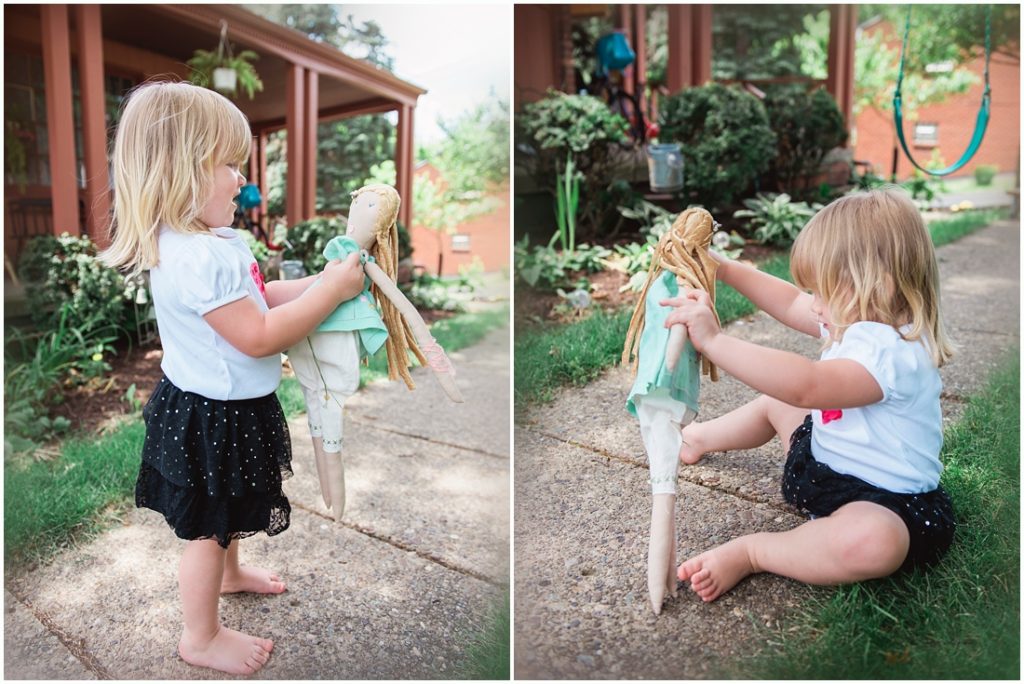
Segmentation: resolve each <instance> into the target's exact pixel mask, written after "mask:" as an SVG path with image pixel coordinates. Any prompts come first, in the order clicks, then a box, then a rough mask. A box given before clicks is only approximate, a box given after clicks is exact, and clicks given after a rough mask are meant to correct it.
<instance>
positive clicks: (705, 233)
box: [622, 207, 718, 381]
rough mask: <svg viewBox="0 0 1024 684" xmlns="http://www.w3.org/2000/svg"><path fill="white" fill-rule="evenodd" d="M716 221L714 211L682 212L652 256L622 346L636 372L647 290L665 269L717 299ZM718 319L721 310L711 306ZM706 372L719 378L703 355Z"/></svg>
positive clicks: (624, 362)
mask: <svg viewBox="0 0 1024 684" xmlns="http://www.w3.org/2000/svg"><path fill="white" fill-rule="evenodd" d="M714 225H715V220H714V218H712V216H711V214H710V213H708V212H707V211H706V210H705V209H702V208H700V207H691V208H689V209H686V210H685V211H683V212H682V213H681V214H679V216H677V217H676V220H675V221H673V222H672V226H671V228H669V229H668V230H666V231H665V233H664V234H663V235H662V236H661V239H660V240H658V244H657V246H656V247H655V248H654V254H653V255H652V256H651V265H650V267H649V268H648V269H647V280H646V281H645V282H644V286H643V289H642V290H641V291H640V297H639V298H638V299H637V302H636V307H635V308H634V309H633V316H632V318H630V321H629V329H628V330H627V331H626V343H625V345H624V346H623V348H622V365H624V366H625V365H628V364H629V363H630V359H631V358H632V364H633V373H634V374H635V373H636V371H637V365H638V362H639V352H640V337H641V334H642V333H643V329H644V321H645V318H646V308H647V293H648V291H649V290H650V289H651V285H652V284H654V281H655V279H656V278H658V277H659V275H660V274H661V272H662V271H670V272H671V273H673V274H675V275H676V276H677V277H678V278H681V279H682V280H683V281H684V282H685V283H686V285H687V286H689V287H692V288H694V289H698V290H704V291H705V292H707V293H708V294H709V295H710V296H711V302H712V304H713V303H714V301H715V272H716V271H717V270H718V263H717V262H716V261H715V260H714V259H712V258H711V255H710V254H708V251H707V250H708V247H709V246H710V245H711V234H712V233H713V232H714ZM712 312H713V313H714V314H715V319H716V320H717V319H718V312H717V311H715V310H714V308H712ZM701 367H702V369H703V372H704V373H705V374H707V375H710V376H711V379H712V380H713V381H717V380H718V370H717V368H716V367H715V365H714V364H712V363H711V361H710V360H708V358H707V357H703V358H702V360H701Z"/></svg>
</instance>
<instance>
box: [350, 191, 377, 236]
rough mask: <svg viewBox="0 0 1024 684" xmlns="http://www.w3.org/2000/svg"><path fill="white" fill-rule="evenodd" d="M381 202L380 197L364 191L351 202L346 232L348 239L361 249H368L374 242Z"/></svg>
mask: <svg viewBox="0 0 1024 684" xmlns="http://www.w3.org/2000/svg"><path fill="white" fill-rule="evenodd" d="M381 206H382V202H381V198H380V195H378V194H377V193H375V192H371V191H367V190H364V191H363V192H361V193H359V195H358V196H357V197H356V198H355V200H353V201H352V206H351V207H349V210H348V230H347V231H346V232H345V234H346V235H348V236H349V237H350V238H352V239H353V240H355V241H356V242H358V243H359V246H360V247H362V248H363V249H369V248H370V247H372V246H373V243H374V242H376V240H377V236H376V230H377V221H378V219H379V217H380V210H381Z"/></svg>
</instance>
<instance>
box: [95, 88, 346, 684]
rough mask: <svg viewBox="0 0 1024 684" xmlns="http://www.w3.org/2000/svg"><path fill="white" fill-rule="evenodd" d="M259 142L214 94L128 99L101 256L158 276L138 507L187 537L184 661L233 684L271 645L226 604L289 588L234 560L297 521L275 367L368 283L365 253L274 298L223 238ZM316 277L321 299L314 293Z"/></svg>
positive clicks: (162, 93)
mask: <svg viewBox="0 0 1024 684" xmlns="http://www.w3.org/2000/svg"><path fill="white" fill-rule="evenodd" d="M251 139H252V134H251V132H250V130H249V124H248V121H247V120H246V118H245V115H244V114H242V112H241V111H239V110H238V108H237V107H235V106H234V105H233V104H232V103H231V102H230V101H229V100H227V99H226V98H224V97H223V96H221V95H219V94H217V93H215V92H213V91H211V90H207V89H205V88H199V87H197V86H193V85H190V84H187V83H149V84H144V85H142V86H141V87H139V88H138V89H136V90H135V91H134V92H132V94H131V95H130V97H129V98H128V100H127V102H126V104H125V107H124V111H123V114H122V117H121V121H120V124H119V126H118V130H117V136H116V139H115V143H114V151H113V176H114V189H115V194H114V219H113V224H112V226H111V233H112V242H111V245H110V247H109V248H108V249H107V250H106V251H105V252H104V253H103V255H102V256H103V259H104V261H105V262H106V263H107V264H108V265H110V266H112V267H116V268H120V269H122V270H124V271H126V272H128V273H129V274H138V273H140V272H142V271H144V270H148V271H149V272H150V285H151V288H152V293H153V302H154V306H155V308H156V317H157V324H158V326H159V329H160V340H161V345H162V346H163V352H164V355H163V361H162V363H161V368H162V370H163V372H164V377H163V378H162V379H161V380H160V382H159V383H158V384H157V387H156V389H155V390H154V392H153V395H152V397H151V398H150V399H149V401H148V403H147V404H146V407H145V409H144V411H143V418H144V420H145V423H146V439H145V443H144V446H143V453H142V465H141V467H140V470H139V477H138V482H137V484H136V490H135V499H136V505H137V506H139V507H145V508H151V509H153V510H156V511H159V512H160V513H162V514H163V515H164V517H165V518H166V520H167V522H168V524H169V525H170V526H171V527H172V528H173V529H174V532H175V534H176V535H177V536H178V537H181V538H183V539H188V540H190V541H189V542H188V543H187V544H186V546H185V550H184V553H183V554H182V557H181V564H180V568H179V575H178V584H179V589H180V594H181V602H182V615H183V618H184V628H183V630H182V635H181V640H180V642H179V644H178V653H179V654H180V655H181V657H182V658H183V659H184V660H185V661H186V662H189V663H191V664H193V665H200V666H204V667H210V668H214V669H217V670H221V671H224V672H229V673H233V674H251V673H253V672H255V671H257V670H259V669H260V668H261V667H262V666H263V665H264V664H265V663H266V662H267V659H268V658H269V657H270V653H271V651H272V650H273V642H272V641H271V640H270V639H264V638H259V637H255V636H250V635H248V634H244V633H242V632H239V631H236V630H233V629H229V628H227V627H225V626H223V625H222V624H221V623H220V620H219V617H218V600H219V596H220V594H222V593H229V592H240V591H250V592H256V593H272V594H276V593H280V592H283V591H284V590H285V584H284V583H283V582H282V581H281V578H280V577H278V576H277V575H276V574H273V573H272V572H270V571H268V570H264V569H261V568H257V567H249V566H245V565H241V564H240V563H239V558H238V540H239V539H241V538H243V537H247V536H250V535H253V534H256V533H257V532H266V533H267V534H268V535H275V534H278V533H280V532H282V531H284V530H285V529H286V528H287V527H288V524H289V516H290V511H291V508H290V506H289V504H288V499H287V498H286V497H285V496H284V494H283V492H282V490H281V481H282V479H283V478H285V477H288V476H290V475H291V444H290V441H289V436H288V428H287V424H286V423H285V418H284V414H283V412H282V410H281V406H280V404H279V403H278V401H277V398H276V396H275V395H274V391H275V390H276V389H277V386H278V384H279V382H280V379H281V363H280V357H279V354H280V352H281V351H283V350H284V349H287V348H288V347H290V346H292V345H293V344H295V343H296V342H298V341H299V340H301V339H302V338H303V337H305V335H307V334H308V333H309V332H310V331H311V330H313V328H315V327H316V326H317V325H318V324H319V323H320V321H321V320H323V318H324V317H325V316H326V315H327V314H328V313H329V312H331V311H332V310H333V309H334V308H335V307H336V306H337V305H338V304H339V303H340V302H342V301H345V300H347V299H350V298H351V297H353V296H355V295H356V294H358V293H359V291H360V290H361V289H362V280H363V273H362V269H361V267H360V266H359V261H358V254H355V255H353V256H352V257H351V258H349V259H347V260H346V261H345V262H339V261H336V262H332V263H330V264H328V265H327V267H326V268H325V269H324V271H323V273H322V274H319V275H317V276H310V277H309V278H306V279H303V280H295V281H275V282H271V283H267V284H266V285H264V283H263V279H262V278H261V277H260V271H259V266H258V264H257V263H256V260H255V259H254V258H253V256H252V252H251V251H250V250H249V248H248V247H247V246H246V244H245V242H244V241H243V240H242V239H241V238H240V237H239V236H237V235H236V234H235V232H234V230H232V229H231V228H229V227H227V226H230V224H231V222H232V219H233V216H234V208H235V205H234V202H233V199H234V197H235V196H236V195H237V194H238V190H239V188H240V187H241V186H242V185H243V184H244V183H245V178H244V176H242V174H241V173H240V172H239V166H240V165H241V164H242V163H244V162H246V161H247V160H248V159H249V148H250V144H251ZM317 278H320V279H321V280H322V282H321V286H319V287H315V288H310V289H308V290H307V289H306V288H307V287H308V286H309V285H310V283H311V282H312V281H313V280H315V279H317Z"/></svg>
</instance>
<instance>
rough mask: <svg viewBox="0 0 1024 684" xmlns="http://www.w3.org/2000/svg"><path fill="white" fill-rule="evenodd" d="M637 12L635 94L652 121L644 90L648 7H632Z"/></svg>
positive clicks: (634, 22) (634, 32)
mask: <svg viewBox="0 0 1024 684" xmlns="http://www.w3.org/2000/svg"><path fill="white" fill-rule="evenodd" d="M630 7H632V8H633V10H634V12H635V16H634V17H633V35H634V36H635V40H636V44H635V45H634V46H633V50H634V51H635V52H636V65H635V66H636V68H635V69H634V70H633V92H634V93H636V94H637V98H638V99H639V101H640V110H641V111H642V112H643V113H644V116H645V117H647V118H648V121H650V112H649V111H648V106H647V98H646V97H645V96H644V89H645V88H646V87H647V6H646V5H630Z"/></svg>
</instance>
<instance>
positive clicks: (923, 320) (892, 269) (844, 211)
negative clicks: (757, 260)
mask: <svg viewBox="0 0 1024 684" xmlns="http://www.w3.org/2000/svg"><path fill="white" fill-rule="evenodd" d="M790 270H791V272H792V274H793V280H794V282H795V283H796V284H797V286H798V287H801V288H803V289H807V290H812V291H813V292H816V293H817V294H818V295H819V296H821V298H822V300H823V301H824V302H825V303H826V305H827V306H828V307H829V311H830V313H831V316H832V323H833V325H832V326H831V328H830V331H829V332H830V336H829V340H828V341H826V346H827V345H828V344H831V343H832V342H838V341H839V340H841V339H842V337H843V333H844V332H845V331H846V328H848V327H849V326H850V325H852V324H853V323H856V322H858V321H876V322H878V323H884V324H886V325H891V326H892V327H893V328H896V329H897V330H899V329H900V327H902V326H903V325H907V324H909V325H910V330H909V331H908V332H907V333H906V334H902V333H901V336H902V337H903V339H905V340H924V341H925V343H926V347H927V348H928V351H929V353H930V354H931V356H932V360H933V361H934V362H935V365H936V366H941V365H942V364H943V363H945V362H946V361H948V360H949V359H950V357H951V356H952V355H953V345H952V343H951V342H950V340H949V338H948V337H947V335H946V331H945V327H944V325H943V322H942V313H941V311H940V306H939V300H940V297H939V266H938V261H937V260H936V258H935V248H934V246H933V245H932V239H931V234H930V233H929V232H928V228H927V227H926V226H925V224H924V219H922V218H921V213H920V212H919V211H918V210H917V207H916V206H914V203H913V202H912V201H911V199H910V198H909V197H908V196H907V194H906V193H905V192H904V191H903V190H902V189H901V188H899V187H897V186H885V187H883V188H880V189H877V190H870V191H867V192H862V193H856V194H853V195H848V196H846V197H841V198H840V199H837V200H836V201H834V202H832V203H831V204H829V205H828V206H827V207H825V208H824V209H822V210H821V211H820V212H818V213H817V214H816V215H815V216H814V217H813V218H812V219H811V220H810V221H808V223H807V225H806V226H805V227H804V229H803V230H802V231H801V232H800V235H799V236H797V239H796V242H795V243H794V245H793V252H792V255H791V258H790Z"/></svg>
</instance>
